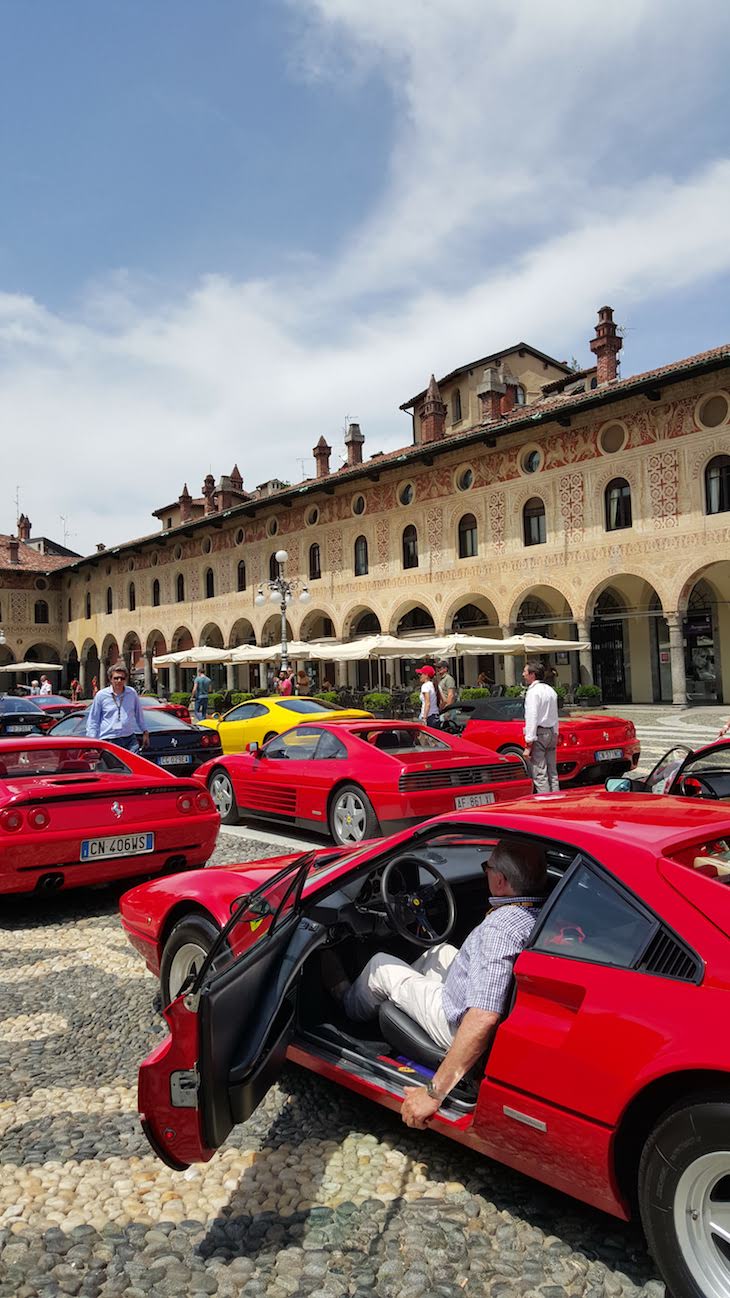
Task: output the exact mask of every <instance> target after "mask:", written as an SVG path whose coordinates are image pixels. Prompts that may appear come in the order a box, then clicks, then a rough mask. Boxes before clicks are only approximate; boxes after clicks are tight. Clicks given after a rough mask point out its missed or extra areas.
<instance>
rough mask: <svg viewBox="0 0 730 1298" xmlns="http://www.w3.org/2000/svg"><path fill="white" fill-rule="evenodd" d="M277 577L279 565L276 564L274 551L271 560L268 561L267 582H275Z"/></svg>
mask: <svg viewBox="0 0 730 1298" xmlns="http://www.w3.org/2000/svg"><path fill="white" fill-rule="evenodd" d="M278 576H279V565H278V563H277V562H276V551H274V553H273V554H272V556H271V558H270V559H269V581H276V579H277V577H278Z"/></svg>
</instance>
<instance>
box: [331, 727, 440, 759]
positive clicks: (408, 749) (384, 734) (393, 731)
mask: <svg viewBox="0 0 730 1298" xmlns="http://www.w3.org/2000/svg"><path fill="white" fill-rule="evenodd" d="M353 733H354V734H356V735H357V737H358V739H362V740H364V741H365V742H366V743H368V744H372V746H373V748H379V749H381V750H382V751H383V752H388V753H412V752H433V751H434V750H435V751H437V752H447V753H448V752H451V751H452V749H451V746H450V745H449V744H446V743H444V741H443V739H438V738H437V736H436V735H435V734H433V732H432V731H431V730H418V729H416V727H415V726H413V727H411V726H388V727H382V728H380V729H378V730H369V729H368V727H367V726H361V727H360V728H359V729H358V730H355V731H353Z"/></svg>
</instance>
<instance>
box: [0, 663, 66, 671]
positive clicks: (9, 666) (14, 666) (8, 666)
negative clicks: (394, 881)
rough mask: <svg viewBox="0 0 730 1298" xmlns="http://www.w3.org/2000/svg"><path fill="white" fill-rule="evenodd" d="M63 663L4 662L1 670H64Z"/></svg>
mask: <svg viewBox="0 0 730 1298" xmlns="http://www.w3.org/2000/svg"><path fill="white" fill-rule="evenodd" d="M62 671H63V663H33V662H22V663H4V664H3V665H2V666H1V667H0V672H62Z"/></svg>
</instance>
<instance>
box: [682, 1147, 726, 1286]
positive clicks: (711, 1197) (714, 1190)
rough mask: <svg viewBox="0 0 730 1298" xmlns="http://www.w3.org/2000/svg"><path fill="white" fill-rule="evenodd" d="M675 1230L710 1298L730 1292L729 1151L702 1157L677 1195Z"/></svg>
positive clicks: (691, 1268) (689, 1169)
mask: <svg viewBox="0 0 730 1298" xmlns="http://www.w3.org/2000/svg"><path fill="white" fill-rule="evenodd" d="M674 1227H675V1230H676V1232H677V1238H678V1240H679V1244H680V1248H681V1250H682V1255H683V1258H684V1262H685V1265H686V1266H687V1268H688V1269H689V1271H690V1272H691V1273H692V1276H693V1278H694V1279H695V1281H696V1283H697V1284H698V1285H699V1287H700V1289H701V1290H702V1293H703V1294H706V1295H707V1298H726V1295H727V1294H728V1293H729V1292H730V1151H727V1150H718V1151H717V1152H715V1153H712V1154H703V1155H702V1156H701V1157H700V1158H696V1159H695V1160H694V1162H692V1163H690V1165H689V1167H687V1168H686V1169H685V1171H684V1172H683V1174H682V1176H681V1177H680V1179H679V1183H678V1185H677V1190H676V1193H675V1196H674Z"/></svg>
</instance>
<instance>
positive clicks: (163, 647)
mask: <svg viewBox="0 0 730 1298" xmlns="http://www.w3.org/2000/svg"><path fill="white" fill-rule="evenodd" d="M145 653H148V654H152V656H153V658H159V657H160V656H161V655H162V654H166V653H167V641H166V639H165V637H164V635H163V634H162V632H161V631H157V630H155V631H150V632H149V633H148V635H147V639H146V641H145Z"/></svg>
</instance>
